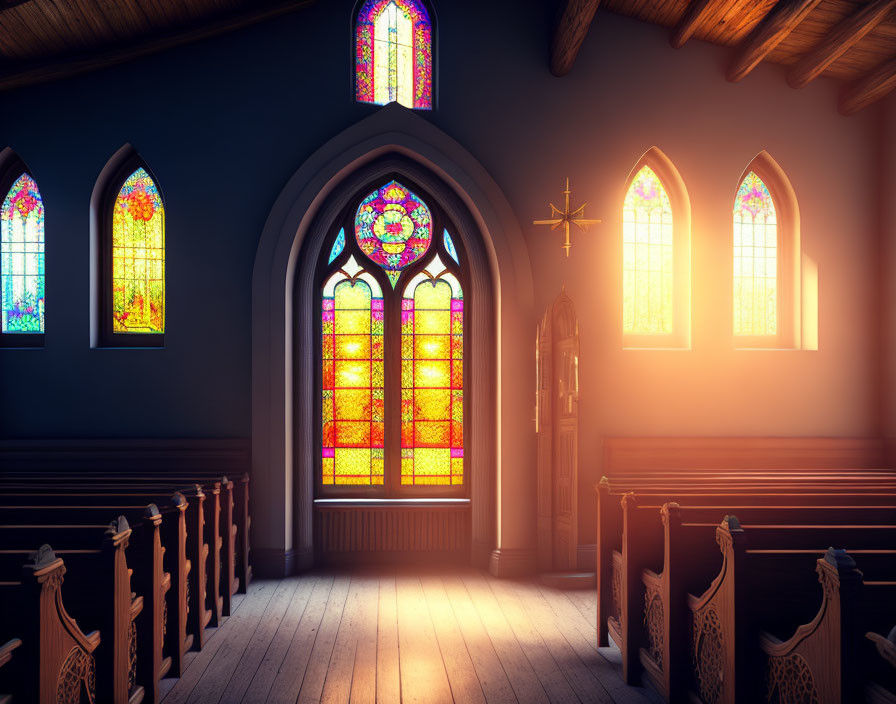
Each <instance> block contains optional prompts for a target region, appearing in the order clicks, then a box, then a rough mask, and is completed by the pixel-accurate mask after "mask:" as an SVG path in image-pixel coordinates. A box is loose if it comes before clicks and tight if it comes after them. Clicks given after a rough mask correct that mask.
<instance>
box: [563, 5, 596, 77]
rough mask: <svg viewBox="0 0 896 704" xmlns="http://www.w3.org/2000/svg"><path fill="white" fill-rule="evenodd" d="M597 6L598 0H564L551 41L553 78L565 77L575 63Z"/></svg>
mask: <svg viewBox="0 0 896 704" xmlns="http://www.w3.org/2000/svg"><path fill="white" fill-rule="evenodd" d="M598 5H600V0H566V3H565V5H564V7H563V11H562V14H561V15H560V19H559V21H558V22H557V26H556V27H555V28H554V36H553V37H552V39H551V73H552V74H554V75H555V76H565V75H566V74H567V73H569V71H570V69H571V68H572V66H573V64H574V63H575V62H576V56H578V54H579V49H580V48H581V47H582V42H583V41H585V35H587V34H588V28H589V27H590V26H591V21H592V20H593V19H594V13H595V12H597V6H598Z"/></svg>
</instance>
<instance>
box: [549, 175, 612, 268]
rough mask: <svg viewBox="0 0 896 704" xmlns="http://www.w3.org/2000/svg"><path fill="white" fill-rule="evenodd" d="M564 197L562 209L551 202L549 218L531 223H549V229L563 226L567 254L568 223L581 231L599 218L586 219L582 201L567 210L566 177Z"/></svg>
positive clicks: (568, 243)
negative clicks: (571, 209)
mask: <svg viewBox="0 0 896 704" xmlns="http://www.w3.org/2000/svg"><path fill="white" fill-rule="evenodd" d="M563 197H564V207H563V210H560V208H558V207H557V206H556V205H554V204H553V203H551V215H552V216H553V217H552V218H551V219H550V220H534V221H533V222H532V224H533V225H550V226H551V230H556V229H557V228H558V227H560V226H561V225H562V226H563V228H564V231H565V232H564V234H565V236H566V237H565V239H564V241H563V249H565V250H566V256H567V257H568V256H569V248H570V247H572V243H571V242H570V241H569V224H570V223H573V224H574V225H577V226H578V228H579V229H580V230H582V232H584V231H585V228H586V227H587V226H588V225H597V224H599V223H600V220H586V219H585V217H584V215H585V206H586V205H588V204H587V203H582V205H580V206H579V207H578V208H576V209H575V210H573V211H570V210H569V179H568V178H567V179H566V190H565V191H563Z"/></svg>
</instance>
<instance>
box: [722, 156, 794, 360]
mask: <svg viewBox="0 0 896 704" xmlns="http://www.w3.org/2000/svg"><path fill="white" fill-rule="evenodd" d="M732 253H733V256H732V266H733V273H732V287H733V291H732V330H733V334H734V344H735V347H738V348H757V347H758V348H783V349H792V348H799V347H800V332H801V330H800V327H801V326H800V291H799V287H800V286H799V283H800V215H799V206H798V204H797V200H796V193H795V192H794V190H793V186H792V185H791V183H790V180H789V179H788V178H787V175H786V174H785V173H784V170H783V169H782V168H781V167H780V166H779V165H778V163H777V162H776V161H775V160H774V159H773V158H772V157H771V156H770V155H769V153H768V152H766V151H762V152H760V153H759V154H757V155H756V157H754V158H753V160H752V161H751V162H750V163H749V165H748V166H747V168H746V169H744V171H743V173H742V174H741V176H740V178H739V179H738V186H737V191H736V193H735V196H734V207H733V235H732Z"/></svg>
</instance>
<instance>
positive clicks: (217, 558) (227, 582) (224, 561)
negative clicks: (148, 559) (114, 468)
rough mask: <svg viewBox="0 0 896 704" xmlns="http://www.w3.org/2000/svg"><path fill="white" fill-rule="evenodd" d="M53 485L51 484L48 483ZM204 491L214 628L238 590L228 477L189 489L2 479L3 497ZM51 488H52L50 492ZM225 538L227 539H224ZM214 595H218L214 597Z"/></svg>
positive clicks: (108, 481) (179, 484) (135, 481)
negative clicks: (23, 493)
mask: <svg viewBox="0 0 896 704" xmlns="http://www.w3.org/2000/svg"><path fill="white" fill-rule="evenodd" d="M48 481H49V482H50V484H48V483H47V482H48ZM197 486H198V487H201V488H202V492H203V494H204V496H205V498H204V500H203V502H202V505H203V513H204V515H203V532H204V535H205V542H206V544H207V545H208V546H209V549H210V562H209V563H208V565H207V567H208V575H209V576H208V580H207V583H208V586H209V587H210V593H209V594H208V604H207V606H208V609H209V610H210V611H211V621H210V624H211V625H212V626H219V625H220V624H221V619H222V617H224V616H229V615H230V611H231V599H232V596H233V594H235V593H236V592H237V590H238V586H239V581H238V578H237V576H236V561H237V548H236V543H237V538H238V537H239V536H238V533H239V529H238V526H237V525H235V524H234V522H233V518H234V512H233V482H232V481H230V480H229V479H227V478H226V477H223V478H222V477H220V476H218V477H216V478H214V479H206V480H203V481H202V482H201V483H198V484H194V485H192V487H190V488H188V484H187V483H186V481H185V480H183V479H173V478H172V479H165V478H158V479H156V478H146V477H143V476H137V477H122V476H121V475H110V476H102V477H90V476H85V477H83V479H82V480H81V481H79V482H73V481H72V476H71V474H69V473H62V474H49V475H47V474H45V473H42V472H33V473H25V472H18V473H4V476H3V477H2V478H0V493H4V492H7V491H22V490H26V489H27V490H30V489H35V488H36V489H37V490H47V491H63V490H65V491H71V492H82V491H85V490H89V491H108V490H112V491H118V490H122V489H128V490H134V491H136V490H150V491H155V492H160V493H161V492H166V491H167V492H169V493H170V492H173V491H181V492H182V493H184V494H185V495H187V496H188V495H189V494H190V493H191V488H195V487H197ZM47 487H49V488H47ZM225 538H226V539H225ZM212 595H217V596H216V597H213V596H212Z"/></svg>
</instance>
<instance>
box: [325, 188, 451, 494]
mask: <svg viewBox="0 0 896 704" xmlns="http://www.w3.org/2000/svg"><path fill="white" fill-rule="evenodd" d="M348 227H353V228H354V233H355V236H354V237H350V236H347V232H348V231H347V228H348ZM451 229H453V228H452V227H451V226H450V223H449V222H447V221H446V219H445V217H444V214H443V213H442V212H441V211H440V210H439V209H435V210H433V209H431V208H430V207H429V206H428V205H427V203H426V202H425V201H424V199H423V198H421V197H420V196H419V195H417V194H416V193H414V192H413V190H411V189H410V188H408V187H407V186H405V185H403V184H401V183H398V182H397V181H388V182H387V183H385V184H384V185H382V186H380V187H379V188H377V189H376V190H374V191H373V192H370V193H367V194H366V195H364V194H362V196H361V197H360V198H359V205H358V208H357V210H354V209H353V210H352V211H351V212H350V213H348V214H347V215H346V219H345V222H343V223H337V226H336V227H335V228H334V232H333V235H332V240H331V241H330V243H328V245H327V246H328V247H329V249H328V250H327V251H331V252H333V251H338V252H339V254H336V255H335V256H331V257H330V260H329V262H328V264H327V269H326V271H325V272H323V275H322V276H321V279H320V281H321V287H322V288H321V301H322V326H321V334H322V355H321V365H322V389H321V401H322V418H321V423H322V424H321V439H322V442H321V473H320V485H319V491H322V492H323V493H324V495H329V496H331V495H334V494H335V495H339V494H340V493H341V494H342V495H344V494H345V493H346V491H348V492H350V493H351V492H352V491H353V492H354V493H356V494H357V493H364V494H370V493H372V494H374V495H383V496H389V495H396V494H397V495H401V494H412V495H421V494H422V495H433V493H436V494H439V493H441V494H442V495H444V494H445V493H448V494H450V495H458V494H462V492H463V491H464V482H465V477H466V472H465V464H464V462H465V459H464V405H463V404H464V328H465V320H464V295H463V288H462V287H463V283H462V281H463V275H462V269H461V266H460V264H459V262H461V261H464V258H463V256H461V255H462V254H463V253H462V252H460V253H459V252H458V245H459V243H458V244H455V241H454V240H452V237H451V235H450V234H449V230H451ZM435 233H439V234H438V236H436V235H435ZM339 262H344V263H342V264H340V263H339ZM440 487H441V488H440Z"/></svg>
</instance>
